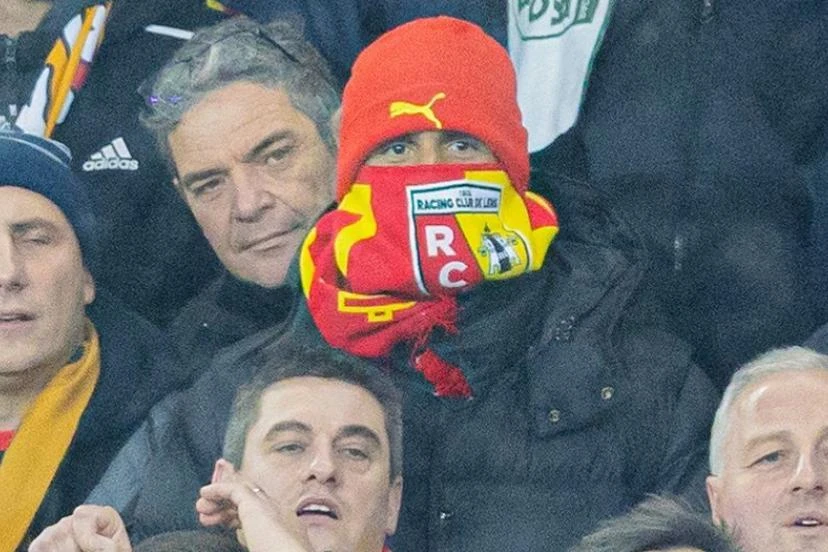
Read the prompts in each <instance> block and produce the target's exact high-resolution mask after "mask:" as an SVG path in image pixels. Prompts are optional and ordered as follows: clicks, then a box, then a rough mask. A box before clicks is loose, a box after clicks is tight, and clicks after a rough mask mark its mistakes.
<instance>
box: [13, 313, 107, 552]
mask: <svg viewBox="0 0 828 552" xmlns="http://www.w3.org/2000/svg"><path fill="white" fill-rule="evenodd" d="M87 335H88V336H89V338H88V339H87V340H86V343H84V351H83V356H82V357H81V359H80V360H78V361H77V362H73V363H72V364H67V365H66V366H64V367H63V368H61V369H60V371H59V372H58V373H57V375H55V377H54V378H52V381H50V382H49V384H48V385H47V386H46V388H45V389H43V391H42V392H41V393H40V394H39V395H38V396H37V398H36V399H35V400H34V402H33V403H32V404H31V406H30V407H29V409H28V410H27V412H26V414H25V415H24V416H23V420H22V422H21V423H20V427H19V428H18V430H17V433H16V434H15V436H14V440H12V443H11V446H10V447H9V448H8V450H7V451H6V453H5V455H4V456H3V462H2V464H0V489H2V492H3V497H4V498H3V500H2V501H0V525H2V530H0V552H13V551H14V550H15V549H16V548H17V547H18V546H19V545H20V542H21V541H22V540H23V537H24V536H25V535H26V531H27V530H28V528H29V525H31V523H32V519H34V516H35V514H36V513H37V510H38V508H40V504H41V502H43V498H44V497H45V496H46V492H47V491H48V490H49V486H50V485H51V484H52V480H53V479H54V477H55V474H56V473H57V469H58V467H59V466H60V463H61V461H62V460H63V457H64V456H65V455H66V451H67V450H68V449H69V444H70V443H71V442H72V438H73V437H74V435H75V431H76V430H77V428H78V422H79V421H80V417H81V415H82V414H83V412H84V410H86V405H87V404H88V403H89V398H90V397H91V396H92V391H94V389H95V385H96V384H97V382H98V375H99V374H100V369H101V354H100V345H99V343H98V334H97V332H96V331H95V328H94V326H92V323H91V322H87Z"/></svg>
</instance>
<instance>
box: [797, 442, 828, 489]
mask: <svg viewBox="0 0 828 552" xmlns="http://www.w3.org/2000/svg"><path fill="white" fill-rule="evenodd" d="M826 479H828V458H826V455H825V453H824V451H822V452H820V451H817V452H814V453H812V454H803V455H802V456H801V457H800V458H799V462H798V463H797V465H796V471H795V472H794V474H793V477H792V478H791V490H792V491H794V492H803V493H812V492H818V493H824V492H825V488H826Z"/></svg>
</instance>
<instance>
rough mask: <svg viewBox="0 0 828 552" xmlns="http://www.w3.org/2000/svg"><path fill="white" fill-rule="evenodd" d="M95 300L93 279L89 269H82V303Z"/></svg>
mask: <svg viewBox="0 0 828 552" xmlns="http://www.w3.org/2000/svg"><path fill="white" fill-rule="evenodd" d="M94 300H95V279H94V278H92V273H91V272H89V269H87V268H84V269H83V304H84V305H90V304H92V301H94Z"/></svg>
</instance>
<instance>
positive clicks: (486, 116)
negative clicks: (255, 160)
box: [336, 17, 529, 199]
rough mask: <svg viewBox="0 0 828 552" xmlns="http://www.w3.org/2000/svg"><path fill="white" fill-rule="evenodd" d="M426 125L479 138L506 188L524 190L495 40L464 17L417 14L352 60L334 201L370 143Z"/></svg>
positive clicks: (512, 110)
mask: <svg viewBox="0 0 828 552" xmlns="http://www.w3.org/2000/svg"><path fill="white" fill-rule="evenodd" d="M427 130H453V131H459V132H464V133H466V134H469V135H471V136H474V137H475V138H477V139H478V140H481V141H482V142H483V143H485V144H486V146H488V147H489V149H490V150H492V153H494V155H495V157H497V159H498V161H499V162H500V163H501V164H502V165H503V167H504V169H505V170H506V172H507V173H508V174H509V178H510V179H511V181H512V185H513V186H514V187H515V188H516V189H517V190H519V191H521V192H522V191H525V190H526V189H527V187H528V182H529V154H528V146H527V135H526V129H524V128H523V125H522V124H521V115H520V109H519V108H518V105H517V97H516V82H515V71H514V68H513V67H512V62H511V60H510V59H509V54H508V53H507V52H506V50H505V49H504V48H503V47H502V46H501V45H500V44H498V43H497V41H495V40H494V39H493V38H491V37H490V36H489V35H487V34H486V33H484V32H483V30H482V29H481V28H480V27H478V26H476V25H473V24H471V23H469V22H467V21H462V20H460V19H454V18H451V17H433V18H427V19H417V20H414V21H411V22H409V23H406V24H404V25H401V26H399V27H397V28H395V29H393V30H391V31H389V32H387V33H385V34H384V35H382V36H381V37H380V38H378V39H377V40H376V41H374V42H373V43H372V44H371V45H369V46H368V47H367V48H365V50H363V51H362V53H360V55H359V57H357V60H356V62H355V63H354V66H353V69H352V70H351V79H350V80H349V81H348V84H347V85H346V86H345V91H344V92H343V96H342V121H341V126H340V132H339V138H340V140H339V157H338V165H337V180H336V182H337V198H338V199H342V197H343V196H344V195H345V193H347V191H348V189H349V187H350V186H351V184H352V183H353V179H354V177H355V176H356V174H357V172H358V170H359V169H360V167H361V165H362V163H363V162H364V161H365V159H366V158H367V157H368V155H369V154H370V153H371V152H372V151H373V150H374V148H376V147H377V146H379V145H381V144H383V143H384V142H387V141H388V140H391V139H393V138H397V137H399V136H402V135H404V134H409V133H412V132H421V131H427Z"/></svg>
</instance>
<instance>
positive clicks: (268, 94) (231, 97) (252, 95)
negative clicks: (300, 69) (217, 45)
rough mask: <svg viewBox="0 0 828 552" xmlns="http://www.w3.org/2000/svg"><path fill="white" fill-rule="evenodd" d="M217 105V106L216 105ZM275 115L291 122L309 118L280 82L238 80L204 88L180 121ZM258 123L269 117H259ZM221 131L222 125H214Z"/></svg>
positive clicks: (249, 119)
mask: <svg viewBox="0 0 828 552" xmlns="http://www.w3.org/2000/svg"><path fill="white" fill-rule="evenodd" d="M217 107H218V108H219V109H217ZM265 114H267V115H278V118H277V119H273V121H276V122H279V123H282V124H292V123H296V122H299V121H302V122H305V121H306V120H309V119H308V117H307V115H305V114H304V113H303V112H302V111H301V110H299V109H297V108H296V106H294V105H293V102H292V101H291V99H290V96H289V95H288V93H287V91H286V90H285V89H284V88H283V87H280V86H265V85H263V84H259V83H254V82H247V81H237V82H231V83H228V84H226V85H224V86H222V87H220V88H216V89H214V90H211V91H210V92H207V93H206V94H204V96H202V97H201V98H200V99H199V100H198V101H197V102H196V103H195V104H193V106H192V107H190V109H188V110H187V111H186V112H185V113H184V114H183V116H182V117H181V120H182V122H186V121H188V120H191V119H194V118H195V117H198V118H199V120H204V121H205V122H207V123H209V122H212V121H219V122H222V123H225V124H226V123H227V121H228V120H231V119H237V120H238V121H239V122H240V123H244V122H248V121H257V120H258V119H257V118H258V117H261V116H263V115H265ZM259 122H261V123H267V122H271V120H264V121H259ZM216 132H217V133H219V134H223V133H224V132H226V129H225V128H217V129H216Z"/></svg>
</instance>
